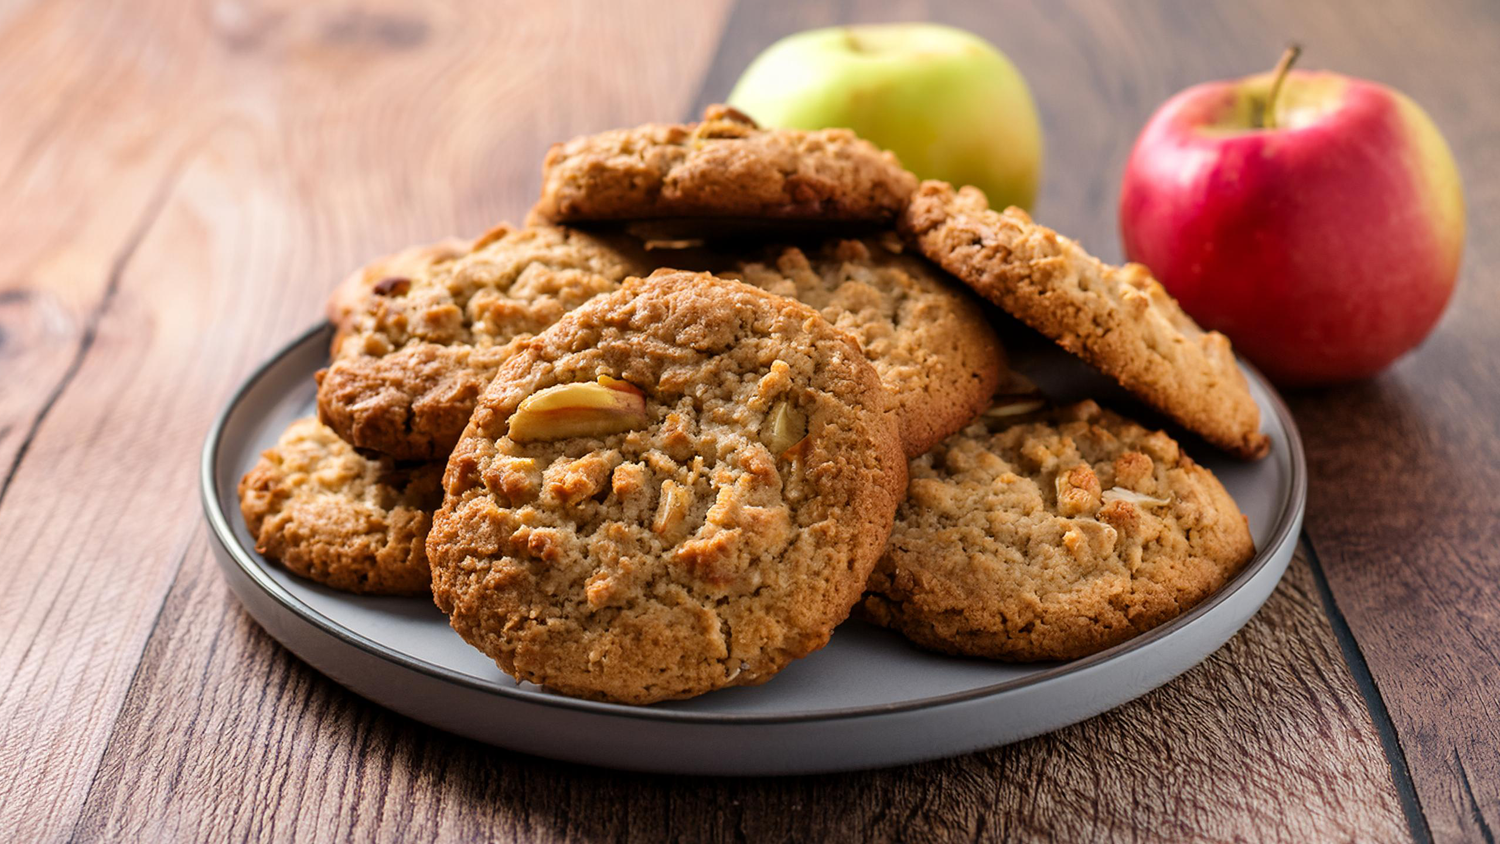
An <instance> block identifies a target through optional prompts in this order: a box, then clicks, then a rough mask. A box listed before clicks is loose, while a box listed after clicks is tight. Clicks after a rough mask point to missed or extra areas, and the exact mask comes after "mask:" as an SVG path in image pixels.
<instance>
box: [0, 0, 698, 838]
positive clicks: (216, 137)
mask: <svg viewBox="0 0 1500 844" xmlns="http://www.w3.org/2000/svg"><path fill="white" fill-rule="evenodd" d="M523 11H524V9H522V8H521V7H509V8H507V7H501V6H494V5H487V4H466V5H463V6H458V5H453V6H446V5H443V6H440V5H436V4H433V5H422V6H413V5H411V4H404V3H397V2H386V3H381V2H369V3H362V4H359V5H354V4H339V5H316V4H302V3H297V2H291V0H285V2H234V1H233V0H227V2H218V3H213V4H206V5H203V6H197V5H187V4H181V3H174V2H155V3H147V2H140V3H129V4H117V5H115V6H109V7H105V6H102V5H101V4H97V3H92V2H62V3H45V4H42V3H33V4H29V5H26V4H21V5H15V6H12V7H10V8H8V9H7V10H6V12H5V13H4V14H3V15H0V113H4V114H5V115H6V116H7V120H6V126H7V131H6V132H3V133H0V179H3V185H4V188H5V189H4V190H3V191H0V209H3V210H0V233H3V236H4V239H5V241H6V243H7V244H8V252H7V258H8V260H7V267H6V271H5V272H6V274H5V275H4V276H3V278H0V285H3V286H0V318H3V319H4V320H5V322H4V329H3V334H0V338H3V339H0V365H3V367H4V372H5V374H6V382H5V387H4V390H3V392H0V461H3V462H0V478H3V481H0V483H3V487H0V496H3V498H0V547H3V548H4V549H6V550H5V565H4V566H0V829H5V830H7V835H16V836H17V837H18V838H19V839H22V840H26V839H29V840H50V839H52V838H55V837H58V836H59V835H61V834H62V833H63V832H65V831H66V830H67V829H68V828H70V827H71V826H72V825H73V824H74V822H75V821H76V818H77V815H78V812H79V811H80V809H81V806H82V805H83V801H84V799H85V797H86V796H87V793H88V789H89V783H90V781H91V779H92V777H93V772H94V771H95V769H96V768H97V765H98V761H99V758H100V756H101V754H102V753H103V752H104V748H105V745H106V742H107V740H108V737H109V735H110V734H111V731H112V730H113V728H114V725H115V722H116V718H117V716H118V713H119V711H120V707H121V704H122V702H123V700H124V696H125V693H126V690H127V689H128V688H129V685H130V682H131V679H132V677H133V676H134V675H135V674H136V672H137V670H138V664H139V662H140V659H141V655H142V649H143V648H144V646H145V644H146V640H147V637H148V636H149V635H150V633H151V631H152V629H153V628H154V627H155V626H156V625H157V624H158V621H159V616H160V615H161V613H162V612H163V608H164V599H165V597H166V595H167V593H168V590H169V589H170V588H171V586H172V584H173V582H174V580H175V579H176V578H177V577H178V576H179V574H180V572H181V571H182V569H183V565H184V563H185V562H191V563H192V564H194V565H197V564H199V563H201V558H202V555H203V549H202V546H201V530H202V528H201V524H200V523H199V521H200V520H199V518H197V517H196V516H195V515H194V514H193V513H192V510H193V509H194V508H193V505H192V503H191V502H193V501H195V499H196V492H195V474H194V471H193V469H194V463H195V458H194V453H195V452H196V450H197V447H198V444H199V443H200V442H201V440H202V437H203V432H204V431H205V430H206V427H207V424H208V422H209V420H210V419H211V417H212V415H213V413H214V412H215V411H216V408H217V407H218V406H219V405H221V404H222V403H223V401H224V400H225V398H226V397H227V395H228V393H229V391H230V390H231V389H232V388H233V386H234V384H235V383H236V382H237V381H238V380H240V378H241V377H242V376H243V375H244V374H245V373H246V372H247V371H248V369H249V368H250V367H251V366H252V365H253V364H254V363H255V362H256V361H258V360H259V359H261V358H263V357H264V356H266V355H267V354H269V352H270V351H271V350H273V349H274V348H275V347H276V346H277V345H279V344H280V343H282V342H283V341H284V340H285V339H287V338H288V337H290V336H293V335H294V334H296V333H297V332H299V331H300V330H302V329H303V328H305V327H306V326H307V325H308V324H310V323H311V322H313V321H315V320H316V319H317V318H318V316H319V314H320V313H321V307H320V303H321V300H322V298H323V296H324V295H325V294H326V291H327V289H328V288H329V287H330V286H331V285H332V284H333V283H334V282H335V281H336V280H337V279H338V278H339V277H340V276H341V275H342V274H343V273H344V272H345V271H346V270H347V269H348V268H349V267H352V266H355V265H356V264H357V263H359V262H360V261H362V260H364V259H366V258H367V257H368V256H370V255H372V254H378V253H380V252H381V251H382V250H389V249H392V248H395V247H398V246H400V245H404V244H406V243H410V242H416V241H422V240H431V239H434V238H436V237H438V236H441V235H443V234H447V233H449V232H462V233H466V234H471V235H472V234H474V233H477V232H479V231H482V230H483V229H484V228H486V227H488V226H489V225H491V224H493V223H494V222H496V221H497V220H499V219H502V218H504V217H506V216H512V217H515V216H519V215H520V214H521V213H522V212H523V211H524V210H525V208H526V207H527V205H529V202H530V199H531V198H532V197H533V196H534V195H535V192H536V190H537V186H538V170H539V167H538V164H537V163H538V162H540V159H541V155H542V153H543V152H544V151H545V149H546V146H547V144H549V143H551V142H552V141H554V140H556V139H558V138H563V137H567V136H569V135H572V134H576V133H579V132H584V131H591V130H597V129H602V128H606V127H609V126H613V125H619V124H622V123H632V122H639V121H642V120H645V119H648V118H651V117H655V116H658V115H661V114H664V113H666V114H675V113H678V112H680V111H681V110H682V109H683V108H685V107H686V105H687V103H688V101H689V100H690V98H691V97H692V96H693V93H694V91H695V90H696V88H697V84H698V80H699V79H700V78H701V75H702V72H703V67H704V66H705V64H706V62H707V59H708V56H709V51H710V50H711V49H712V47H713V45H714V43H715V42H716V40H717V37H718V33H719V30H720V28H721V26H722V20H723V16H724V13H725V9H724V7H723V5H722V4H719V3H707V4H699V5H698V6H697V7H696V8H695V11H694V13H692V14H684V15H681V16H678V17H676V18H675V19H674V26H672V27H671V28H663V27H660V26H658V25H657V24H656V22H655V21H654V19H653V15H652V14H651V11H652V9H651V6H650V4H647V3H633V4H632V3H620V4H610V6H609V7H608V8H600V7H597V6H596V5H595V4H590V3H583V2H576V3H564V4H554V5H551V6H550V7H549V9H548V12H547V14H545V15H538V14H522V12H523ZM622 43H629V44H632V45H633V50H632V56H633V58H632V59H631V73H630V74H622V73H620V72H619V68H618V57H619V56H620V55H621V53H620V50H619V45H620V44H622ZM580 57H586V60H581V58H580ZM14 372H21V373H23V374H22V375H21V376H20V377H18V378H14V379H13V378H12V377H11V373H14ZM60 478H67V479H69V480H68V481H67V482H65V483H58V479H60ZM212 636H213V631H208V635H205V636H204V637H202V638H201V639H199V640H198V641H197V643H196V646H197V647H200V648H211V647H212ZM265 667H266V668H267V669H268V670H285V667H284V666H283V667H281V668H280V669H277V668H276V667H275V666H265ZM141 670H145V669H141Z"/></svg>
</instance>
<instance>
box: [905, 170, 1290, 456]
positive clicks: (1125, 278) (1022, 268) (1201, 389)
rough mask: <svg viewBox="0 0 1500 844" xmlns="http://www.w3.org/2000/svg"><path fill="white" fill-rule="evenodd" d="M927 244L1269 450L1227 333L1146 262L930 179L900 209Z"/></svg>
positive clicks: (1198, 427)
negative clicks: (1196, 313)
mask: <svg viewBox="0 0 1500 844" xmlns="http://www.w3.org/2000/svg"><path fill="white" fill-rule="evenodd" d="M900 228H901V231H902V234H904V235H905V236H906V237H908V238H909V239H911V240H912V241H914V242H915V243H916V244H917V246H918V248H920V249H921V251H922V253H923V254H925V255H926V256H927V257H928V258H931V259H932V260H933V261H934V262H935V263H937V264H938V265H939V266H941V267H943V268H944V269H946V270H947V271H948V272H951V273H953V274H954V275H956V276H958V277H959V278H960V279H962V280H963V281H965V282H966V283H968V284H969V286H970V287H973V288H974V289H975V290H977V291H978V292H979V293H980V294H982V295H983V296H985V297H986V298H988V299H989V300H990V301H992V302H994V303H995V304H997V305H999V306H1000V307H1001V308H1004V309H1005V310H1006V311H1008V312H1009V313H1010V314H1012V315H1013V316H1015V317H1017V318H1019V319H1020V320H1021V321H1022V322H1025V323H1026V324H1027V325H1030V326H1031V327H1032V328H1034V329H1036V330H1037V331H1040V332H1041V333H1043V334H1045V335H1047V336H1048V337H1050V338H1052V339H1053V340H1054V341H1056V342H1057V344H1058V345H1060V346H1062V347H1063V348H1064V349H1067V350H1068V351H1069V352H1072V353H1073V354H1075V355H1077V356H1079V357H1081V358H1083V359H1084V360H1085V361H1087V362H1089V363H1090V364H1092V365H1093V366H1095V367H1096V368H1098V369H1099V370H1100V371H1102V372H1104V373H1105V374H1106V375H1109V376H1110V377H1112V378H1114V379H1115V380H1117V381H1119V382H1120V384H1121V385H1122V386H1124V387H1125V388H1126V389H1128V390H1130V391H1131V392H1133V393H1135V394H1136V395H1138V396H1140V397H1141V398H1142V399H1144V400H1145V401H1146V402H1148V403H1149V404H1151V405H1152V406H1153V407H1155V408H1156V409H1157V410H1159V411H1161V412H1162V413H1165V414H1166V415H1168V416H1170V417H1172V418H1173V419H1174V420H1176V421H1177V422H1178V423H1179V424H1181V425H1182V426H1183V427H1185V428H1188V429H1189V430H1191V431H1193V432H1194V433H1196V434H1198V435H1200V436H1202V437H1203V438H1204V439H1206V440H1208V441H1209V442H1210V443H1212V444H1214V445H1216V446H1218V447H1220V448H1222V449H1224V450H1226V451H1228V452H1230V453H1232V454H1234V455H1236V456H1238V457H1241V458H1245V459H1255V458H1259V457H1263V456H1264V455H1265V454H1266V452H1267V451H1269V450H1270V447H1271V443H1270V439H1269V438H1268V437H1266V435H1265V434H1262V433H1261V432H1260V409H1259V408H1258V407H1257V406H1256V404H1255V399H1254V398H1253V397H1252V396H1251V395H1250V388H1249V385H1248V384H1247V383H1246V381H1245V376H1244V375H1243V374H1242V373H1241V372H1240V370H1239V367H1238V366H1237V365H1236V363H1235V358H1234V351H1233V350H1232V349H1231V348H1230V345H1229V339H1228V338H1226V337H1225V336H1224V335H1222V334H1220V333H1218V332H1217V331H1204V330H1203V329H1202V328H1199V327H1198V325H1197V323H1195V322H1193V319H1192V317H1190V316H1188V315H1187V314H1186V313H1184V312H1183V310H1182V308H1181V307H1180V306H1179V305H1178V304H1177V301H1176V300H1175V299H1173V298H1172V297H1171V295H1169V294H1168V293H1167V292H1166V290H1165V289H1164V288H1163V287H1162V286H1161V284H1159V283H1158V282H1157V281H1156V280H1155V279H1153V278H1152V277H1151V276H1150V274H1149V273H1148V272H1147V271H1146V268H1145V267H1143V266H1141V265H1140V264H1126V265H1125V266H1122V267H1116V266H1111V265H1109V264H1105V263H1104V262H1102V261H1100V260H1099V259H1097V258H1095V257H1093V256H1092V255H1089V254H1088V253H1087V252H1085V251H1084V250H1083V248H1082V247H1080V246H1079V245H1078V244H1077V243H1075V242H1074V241H1072V240H1069V239H1068V238H1066V237H1062V236H1061V235H1059V234H1058V233H1057V232H1055V231H1052V230H1051V229H1049V228H1046V227H1045V226H1039V225H1037V224H1036V223H1033V222H1032V221H1031V218H1030V217H1028V216H1027V215H1026V212H1024V211H1022V210H1020V209H1019V208H1008V209H1006V210H1005V211H1003V212H1001V211H995V210H992V209H991V208H990V207H989V203H988V202H987V201H986V200H985V197H984V194H983V193H981V192H980V191H979V190H977V189H975V188H972V187H965V188H962V189H960V190H958V191H954V189H953V187H952V186H951V185H948V184H947V183H945V182H932V181H929V182H923V183H922V186H921V187H920V188H919V189H918V191H917V193H916V194H915V195H914V196H913V197H912V200H911V204H910V205H909V206H908V207H907V209H906V211H905V212H904V213H903V215H902V217H901V221H900Z"/></svg>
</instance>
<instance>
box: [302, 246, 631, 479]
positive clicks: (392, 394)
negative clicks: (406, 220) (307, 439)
mask: <svg viewBox="0 0 1500 844" xmlns="http://www.w3.org/2000/svg"><path fill="white" fill-rule="evenodd" d="M419 264H420V262H412V263H407V264H405V265H403V267H402V269H403V270H404V271H405V274H403V275H384V276H383V278H382V280H381V281H379V282H377V283H374V284H372V285H370V286H369V292H368V295H366V296H365V297H364V299H363V303H362V305H361V306H358V307H347V306H342V305H339V304H337V303H336V304H334V305H333V306H331V309H332V310H333V311H334V312H335V313H338V312H339V310H340V308H343V309H344V310H345V311H346V312H347V316H346V317H345V319H344V324H343V325H341V326H340V328H339V330H338V334H337V336H336V337H335V340H334V350H333V361H332V363H331V364H330V365H329V367H328V368H327V369H325V370H323V371H322V372H320V373H318V417H319V418H320V419H322V420H323V422H324V423H325V424H326V425H328V426H329V427H330V428H333V429H334V430H335V431H337V432H338V433H339V436H341V437H343V438H344V439H346V440H348V441H349V442H350V443H352V444H354V445H355V446H358V447H359V448H363V449H369V450H371V451H376V452H379V453H381V454H387V455H390V456H392V457H395V458H397V459H399V460H441V459H444V458H446V457H447V456H448V452H449V451H450V450H451V449H452V448H453V444H454V443H455V442H457V441H458V435H459V434H460V433H462V431H463V428H464V425H465V423H467V422H468V421H469V414H470V413H471V412H472V411H473V410H474V402H475V401H476V400H478V398H479V394H480V393H481V392H482V391H483V390H484V387H485V385H486V384H488V383H489V379H490V378H491V377H492V376H493V375H494V374H495V370H496V369H498V368H499V366H500V364H501V363H503V362H504V361H505V359H506V358H508V357H510V355H511V354H512V353H513V352H514V351H515V350H516V349H517V348H518V347H519V345H520V344H521V343H523V342H524V341H525V340H526V339H527V338H529V337H531V336H532V335H533V334H535V333H536V332H538V331H541V330H542V329H544V328H546V327H547V326H549V325H551V324H552V323H554V322H556V321H557V320H558V318H560V317H561V316H562V315H563V314H565V313H567V312H568V311H569V310H571V309H573V308H576V307H578V306H579V305H581V304H583V303H584V302H586V301H588V300H589V299H590V298H592V297H593V296H595V295H596V294H599V293H603V292H607V291H611V290H614V289H616V288H618V287H619V285H620V282H622V281H624V280H625V278H626V277H627V276H630V275H640V274H643V273H645V272H646V271H647V266H648V264H647V263H646V261H645V257H644V252H643V251H642V250H640V249H639V248H636V247H632V246H631V245H629V243H628V242H627V241H626V240H625V239H624V238H608V239H606V238H601V237H596V236H594V235H589V234H585V233H583V232H578V231H572V230H570V229H562V228H554V227H551V226H535V227H526V228H519V229H517V228H511V227H509V226H500V227H498V228H496V229H494V230H493V231H491V232H489V233H488V234H486V235H485V236H483V237H481V238H480V239H479V240H478V241H476V242H475V243H474V244H473V246H472V247H470V248H469V249H468V250H466V252H465V254H463V255H461V256H459V257H456V258H448V259H445V260H440V261H432V262H430V263H428V264H426V265H425V266H422V265H419ZM384 272H385V271H384V270H382V271H381V272H380V273H377V274H383V273H384ZM355 289H358V286H355ZM341 295H343V296H344V297H345V298H348V295H347V294H341Z"/></svg>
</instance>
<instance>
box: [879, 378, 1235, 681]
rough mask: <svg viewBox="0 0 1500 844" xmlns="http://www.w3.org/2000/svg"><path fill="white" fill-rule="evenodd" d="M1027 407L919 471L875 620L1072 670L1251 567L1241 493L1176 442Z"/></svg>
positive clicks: (969, 433)
mask: <svg viewBox="0 0 1500 844" xmlns="http://www.w3.org/2000/svg"><path fill="white" fill-rule="evenodd" d="M1016 409H1021V408H1018V407H1017V406H1015V405H1011V406H1008V407H1004V408H996V409H995V411H994V415H987V416H984V417H981V418H980V420H979V421H978V422H976V423H975V424H973V425H971V426H969V427H968V428H966V429H965V430H964V431H963V432H961V433H959V434H956V435H954V436H953V437H950V438H949V439H948V440H946V441H944V442H943V443H942V444H941V445H939V446H938V447H937V448H935V449H933V450H932V451H931V452H929V453H928V454H926V455H923V456H922V457H920V458H918V459H916V460H913V461H912V462H911V482H910V485H909V487H908V491H907V498H906V501H905V502H903V503H902V505H901V507H900V509H899V510H898V511H897V514H896V526H895V528H894V530H893V531H892V532H891V543H890V548H889V550H887V552H886V554H885V556H884V557H883V558H882V559H881V561H880V564H879V565H878V566H876V569H875V573H874V574H873V575H872V576H871V577H870V583H869V594H868V595H867V596H866V598H865V601H864V603H863V605H862V606H863V614H864V615H865V616H866V617H867V618H869V619H871V620H873V621H875V622H876V623H878V624H882V625H885V626H887V627H891V628H894V629H896V630H899V631H900V632H901V633H903V634H905V635H906V637H907V638H909V639H911V640H912V641H914V642H916V643H917V644H919V645H922V646H925V647H928V648H932V649H934V650H938V651H943V652H945V653H951V654H964V655H969V656H978V657H989V658H992V659H1003V660H1019V661H1030V660H1052V659H1074V658H1077V657H1081V656H1086V655H1088V654H1091V653H1095V652H1097V651H1100V650H1103V649H1105V648H1108V647H1110V646H1112V645H1115V644H1118V643H1120V642H1123V641H1125V640H1126V639H1129V638H1131V637H1132V636H1135V635H1136V634H1138V633H1141V632H1143V631H1146V630H1149V629H1151V628H1152V627H1155V626H1156V625H1158V624H1161V623H1162V622H1165V621H1167V620H1169V619H1171V618H1174V617H1175V616H1177V615H1178V614H1180V613H1183V612H1186V611H1187V610H1189V609H1191V608H1192V607H1193V606H1194V605H1195V604H1197V603H1198V602H1199V601H1201V600H1203V599H1204V598H1206V597H1207V596H1208V595H1210V594H1211V593H1212V592H1213V591H1214V590H1216V589H1218V588H1219V587H1220V586H1223V585H1224V583H1225V582H1226V581H1228V580H1229V578H1231V577H1232V576H1234V574H1235V573H1236V572H1238V571H1239V570H1240V568H1241V567H1242V566H1243V565H1244V564H1245V562H1246V561H1247V560H1249V559H1250V557H1251V556H1252V555H1253V554H1254V551H1255V549H1254V545H1253V543H1252V540H1251V538H1250V531H1249V527H1248V525H1247V523H1246V520H1245V517H1244V516H1243V515H1241V514H1240V511H1239V509H1238V508H1237V507H1236V506H1235V503H1234V500H1233V499H1232V498H1230V496H1229V493H1228V492H1226V491H1225V489H1224V487H1223V485H1222V484H1220V483H1219V481H1218V479H1217V478H1215V477H1214V476H1213V474H1212V473H1211V472H1209V471H1208V470H1207V469H1205V468H1203V467H1202V466H1199V465H1197V464H1196V463H1194V462H1193V461H1192V460H1191V459H1190V458H1189V457H1188V456H1187V455H1186V454H1184V453H1183V452H1182V450H1181V449H1180V448H1179V447H1178V445H1177V443H1176V442H1174V441H1173V440H1172V438H1171V437H1169V436H1167V435H1166V434H1165V433H1162V432H1160V431H1148V430H1146V429H1145V428H1142V427H1141V426H1140V425H1137V424H1135V423H1134V422H1131V421H1129V420H1127V419H1124V418H1122V417H1120V416H1117V415H1115V414H1113V413H1109V412H1107V411H1104V410H1101V409H1100V408H1099V406H1098V405H1097V404H1095V403H1094V402H1091V401H1085V402H1081V403H1079V404H1076V405H1072V406H1069V407H1064V408H1060V409H1055V410H1051V411H1042V412H1039V413H1033V414H1028V415H1023V416H1007V415H1002V414H1005V413H1007V412H1008V411H1011V410H1016ZM987 413H988V412H987Z"/></svg>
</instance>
